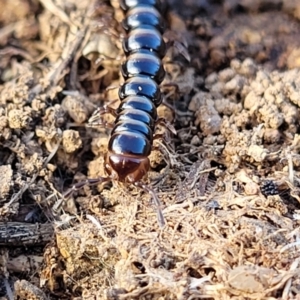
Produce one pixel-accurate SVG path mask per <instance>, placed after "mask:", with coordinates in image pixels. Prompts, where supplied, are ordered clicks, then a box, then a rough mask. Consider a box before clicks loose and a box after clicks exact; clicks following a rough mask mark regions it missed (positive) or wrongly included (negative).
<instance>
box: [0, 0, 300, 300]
mask: <svg viewBox="0 0 300 300" xmlns="http://www.w3.org/2000/svg"><path fill="white" fill-rule="evenodd" d="M297 2H298V1H294V0H255V1H253V0H251V1H250V0H241V1H240V0H223V1H222V0H215V1H209V0H197V1H195V0H185V1H175V0H174V1H170V2H169V4H170V7H169V11H168V17H167V19H168V23H169V24H170V28H169V30H168V32H166V34H165V38H166V40H176V41H178V43H179V44H180V45H183V44H186V46H187V48H186V51H187V52H188V54H189V56H190V62H188V61H187V60H186V58H185V57H184V56H186V55H182V54H184V51H183V52H182V51H180V48H178V47H177V48H176V47H173V48H171V49H170V50H169V51H168V54H167V56H166V57H165V59H164V66H165V69H166V71H167V76H166V79H165V81H164V82H163V83H162V85H161V88H162V91H163V92H164V93H165V97H166V99H167V101H168V102H169V103H170V105H171V106H173V107H174V114H173V112H172V110H170V109H169V108H166V107H165V106H161V107H160V109H159V113H160V115H161V116H163V117H164V118H166V119H167V120H169V121H171V122H172V123H173V124H174V126H175V128H176V130H177V135H176V136H173V137H172V139H171V142H167V144H168V147H166V145H164V143H158V144H157V146H158V147H160V149H161V151H153V153H152V154H151V164H152V170H151V172H149V174H148V176H147V178H145V182H146V183H147V184H148V186H151V187H153V189H154V190H155V193H156V194H157V196H158V197H159V198H160V201H161V203H162V206H163V214H164V216H165V219H166V222H167V224H166V226H165V227H164V228H163V229H161V228H160V227H159V225H158V223H157V217H156V210H155V207H154V205H153V203H152V201H151V198H150V195H149V194H147V193H143V191H141V190H138V189H136V188H134V187H132V186H122V185H121V184H118V183H113V184H105V185H99V186H97V187H95V186H88V185H85V186H84V187H83V188H82V189H80V190H78V191H76V192H74V193H73V195H72V197H70V198H68V199H63V196H62V194H63V192H65V191H67V190H68V189H69V188H70V187H72V185H73V184H75V183H77V182H80V181H83V180H85V179H86V178H96V177H98V176H105V173H104V169H103V160H104V154H105V153H106V149H107V142H108V138H109V130H108V129H105V128H90V127H87V126H85V125H86V124H87V120H88V119H89V117H90V116H91V114H92V113H93V111H94V110H95V109H96V108H97V107H99V106H102V105H104V104H107V103H109V102H110V101H112V100H114V99H116V98H117V92H118V89H117V88H116V87H118V86H119V85H120V84H121V83H122V80H121V78H120V74H119V65H120V62H121V61H122V59H123V54H122V51H121V43H122V37H123V33H122V31H121V26H120V23H119V22H120V21H121V20H122V17H123V15H122V12H121V11H120V9H119V7H118V1H111V2H109V1H107V2H106V1H100V0H98V1H97V2H95V3H92V2H91V1H87V0H82V1H75V0H67V1H59V0H39V1H38V0H14V1H9V0H0V7H1V9H0V128H1V130H0V149H1V151H0V299H1V300H3V299H9V300H11V299H27V300H29V299H86V300H87V299H89V300H90V299H268V300H270V299H300V271H299V270H300V268H299V262H300V253H299V249H298V248H299V245H300V242H299V239H300V231H299V222H298V221H299V220H300V203H299V201H300V195H299V193H300V192H299V191H300V173H298V172H299V171H300V155H299V153H298V151H299V150H300V135H299V132H300V127H299V121H298V120H299V113H300V110H299V106H300V39H299V36H300V4H297ZM181 50H184V47H182V49H181ZM174 84H175V85H177V86H178V88H177V89H176V88H175V87H174ZM117 104H118V103H115V105H117ZM174 115H175V117H174ZM107 121H108V122H109V121H113V119H111V118H110V117H109V116H108V119H107Z"/></svg>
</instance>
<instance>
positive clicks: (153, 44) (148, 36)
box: [105, 0, 166, 183]
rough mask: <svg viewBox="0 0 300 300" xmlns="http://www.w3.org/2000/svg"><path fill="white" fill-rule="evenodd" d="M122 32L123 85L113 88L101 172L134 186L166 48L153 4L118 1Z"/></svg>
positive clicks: (142, 170)
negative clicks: (112, 116)
mask: <svg viewBox="0 0 300 300" xmlns="http://www.w3.org/2000/svg"><path fill="white" fill-rule="evenodd" d="M120 5H121V8H122V9H123V11H124V13H125V19H124V20H123V22H122V26H123V28H124V30H125V31H126V37H125V39H124V41H123V50H124V53H125V55H126V60H125V62H124V63H123V64H122V66H121V72H122V75H123V77H124V79H125V83H124V84H123V85H122V86H121V88H120V89H119V98H120V100H121V103H120V105H119V107H118V109H117V110H116V114H117V117H116V120H115V123H114V128H113V130H112V132H111V137H110V140H109V144H108V153H107V155H106V163H105V169H106V172H107V173H108V174H109V176H110V178H112V179H114V180H118V181H122V182H128V183H136V182H139V181H140V180H141V179H142V177H143V176H144V175H145V174H146V173H147V171H148V169H149V165H150V164H149V158H148V156H149V155H150V153H151V149H152V143H153V133H154V131H155V124H156V120H157V107H158V106H159V105H160V104H161V102H162V95H161V91H160V88H159V84H160V83H161V82H162V80H163V79H164V76H165V71H164V68H163V65H162V61H161V60H162V58H163V57H164V55H165V52H166V45H165V42H164V40H163V37H162V34H163V32H164V30H165V24H164V19H163V17H162V15H161V11H162V10H163V5H162V3H161V2H160V1H158V0H121V1H120Z"/></svg>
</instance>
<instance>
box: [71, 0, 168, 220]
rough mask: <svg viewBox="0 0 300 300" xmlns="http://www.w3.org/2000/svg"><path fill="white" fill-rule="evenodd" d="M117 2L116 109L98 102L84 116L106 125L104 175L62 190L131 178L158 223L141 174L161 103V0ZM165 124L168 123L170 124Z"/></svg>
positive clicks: (160, 216) (163, 49)
mask: <svg viewBox="0 0 300 300" xmlns="http://www.w3.org/2000/svg"><path fill="white" fill-rule="evenodd" d="M120 7H121V8H122V10H123V11H124V14H125V18H124V20H123V22H122V26H123V28H124V31H125V32H126V37H125V38H124V41H123V51H124V54H125V56H126V59H125V61H124V62H123V63H122V65H121V73H122V76H123V78H124V80H125V82H124V83H123V85H122V86H121V87H120V89H119V99H120V105H119V107H118V108H117V109H114V108H112V107H111V106H109V105H108V106H104V107H102V108H99V109H98V110H96V111H95V113H94V114H93V115H92V117H91V118H90V120H89V125H90V126H92V127H94V126H103V125H104V126H106V125H109V127H112V131H111V136H110V139H109V142H108V151H107V154H106V157H105V164H104V167H105V171H106V173H107V174H108V176H107V177H98V178H95V179H87V180H86V181H84V182H79V183H77V184H75V185H74V186H73V188H72V189H70V190H69V191H67V192H66V193H65V196H68V195H70V194H71V193H72V191H74V190H78V189H80V188H82V187H83V186H84V185H85V184H92V185H94V184H99V183H104V182H109V181H112V180H116V181H120V182H124V183H130V184H134V185H135V186H137V187H140V188H142V189H143V190H144V191H146V192H148V193H149V194H150V195H151V196H152V198H153V200H154V203H155V205H156V207H157V214H158V221H159V224H160V226H163V225H164V224H165V222H164V218H163V214H162V211H161V208H160V202H159V199H158V197H157V196H156V194H155V193H154V191H153V190H152V189H151V188H150V187H148V186H147V185H145V184H143V183H142V181H141V180H142V178H143V177H144V176H145V175H146V174H147V172H148V170H149V168H150V162H149V155H150V153H151V151H152V146H153V140H154V138H159V137H160V136H161V135H160V134H157V136H155V137H154V133H155V127H156V125H157V124H162V123H163V124H164V121H163V120H162V119H158V116H157V107H158V106H159V105H160V104H161V103H162V93H161V91H160V88H159V84H160V83H161V82H162V81H163V79H164V77H165V70H164V67H163V64H162V59H163V57H164V55H165V52H166V44H165V42H164V40H163V37H162V34H163V33H164V30H165V24H164V19H163V17H162V12H163V11H164V9H165V6H164V4H163V3H162V2H161V1H159V0H121V1H120ZM106 113H110V114H112V115H114V116H115V117H116V119H115V122H114V123H113V124H110V123H109V124H108V123H105V122H104V121H103V119H102V117H101V116H102V115H103V114H106ZM99 120H100V121H99ZM165 125H166V124H165ZM166 127H167V125H166ZM167 128H168V129H170V126H169V127H167Z"/></svg>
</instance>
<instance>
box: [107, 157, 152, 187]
mask: <svg viewBox="0 0 300 300" xmlns="http://www.w3.org/2000/svg"><path fill="white" fill-rule="evenodd" d="M149 167H150V162H149V159H148V157H145V158H141V157H140V156H136V155H128V154H115V153H111V152H108V153H107V155H106V160H105V170H106V172H107V174H108V175H109V176H110V177H111V178H112V179H113V180H118V181H121V182H126V183H134V182H138V181H140V180H141V179H142V178H143V177H144V175H145V174H146V173H147V172H148V170H149Z"/></svg>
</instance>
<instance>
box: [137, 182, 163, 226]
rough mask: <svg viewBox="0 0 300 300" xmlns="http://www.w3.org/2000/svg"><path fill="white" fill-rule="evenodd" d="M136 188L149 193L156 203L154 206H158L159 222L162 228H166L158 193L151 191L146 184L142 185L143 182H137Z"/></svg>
mask: <svg viewBox="0 0 300 300" xmlns="http://www.w3.org/2000/svg"><path fill="white" fill-rule="evenodd" d="M134 185H135V186H137V187H139V188H141V189H142V190H144V191H145V192H147V193H149V194H150V195H151V197H152V199H153V201H154V205H155V206H156V210H157V221H158V224H159V226H160V227H164V226H165V225H166V221H165V218H164V215H163V213H162V210H161V203H160V201H159V199H158V197H157V195H156V193H155V192H154V190H153V189H151V188H150V187H149V186H147V185H146V184H144V183H142V182H140V181H139V182H135V183H134Z"/></svg>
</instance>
